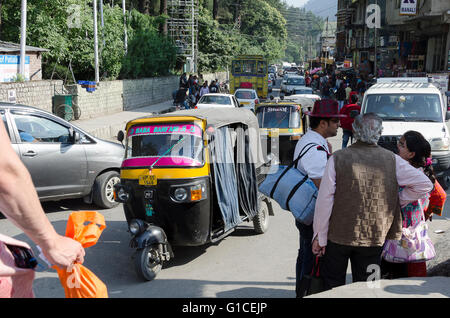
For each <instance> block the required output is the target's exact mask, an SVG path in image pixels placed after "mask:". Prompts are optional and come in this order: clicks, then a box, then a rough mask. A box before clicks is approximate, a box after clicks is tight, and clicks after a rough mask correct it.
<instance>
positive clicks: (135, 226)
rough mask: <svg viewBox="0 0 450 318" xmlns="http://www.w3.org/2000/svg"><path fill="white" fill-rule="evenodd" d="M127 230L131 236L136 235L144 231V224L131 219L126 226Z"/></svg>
mask: <svg viewBox="0 0 450 318" xmlns="http://www.w3.org/2000/svg"><path fill="white" fill-rule="evenodd" d="M128 229H129V230H130V233H131V234H133V235H136V234H139V233H141V232H144V231H145V224H144V222H143V221H142V220H139V219H132V220H131V221H130V224H129V225H128Z"/></svg>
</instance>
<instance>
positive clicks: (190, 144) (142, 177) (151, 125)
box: [114, 108, 273, 280]
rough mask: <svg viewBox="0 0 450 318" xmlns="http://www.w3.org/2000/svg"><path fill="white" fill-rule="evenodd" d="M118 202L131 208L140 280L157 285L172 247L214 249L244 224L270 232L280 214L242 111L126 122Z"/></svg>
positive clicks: (249, 115)
mask: <svg viewBox="0 0 450 318" xmlns="http://www.w3.org/2000/svg"><path fill="white" fill-rule="evenodd" d="M125 138H126V140H125V148H126V154H125V158H124V160H123V163H122V167H121V172H120V183H118V184H116V186H115V189H114V194H115V198H116V200H117V201H118V202H122V203H123V208H124V213H125V217H126V220H127V223H128V227H129V231H130V233H131V234H132V239H131V243H130V246H131V247H132V248H136V249H137V251H136V256H135V269H136V272H137V273H138V276H140V277H141V278H143V279H145V280H152V279H154V278H155V277H156V275H157V274H158V272H159V271H160V270H161V268H162V265H163V263H164V262H167V261H169V260H170V259H172V258H173V257H174V253H173V249H172V246H201V245H205V244H208V243H214V242H217V241H219V240H221V239H222V238H224V237H225V236H227V235H228V234H230V233H231V232H233V231H234V230H235V229H236V227H237V226H238V225H239V224H241V223H242V222H244V221H247V222H250V221H252V222H253V225H254V230H255V231H256V232H257V233H264V232H266V231H267V229H268V226H269V215H273V209H272V206H271V203H270V200H269V199H268V198H267V197H265V196H264V195H263V194H261V193H259V192H258V186H259V184H260V183H261V182H262V181H263V180H264V175H263V173H262V172H264V169H265V170H266V171H268V170H269V169H268V168H269V167H268V164H264V161H263V158H264V157H263V156H262V147H261V141H260V136H259V128H258V122H257V119H256V117H255V115H254V114H253V112H251V111H250V110H246V109H241V108H231V109H230V108H227V109H223V110H222V109H217V108H216V109H193V110H181V111H176V112H172V113H167V114H160V115H155V116H149V117H142V118H137V119H134V120H131V121H129V122H128V123H127V124H126V136H125V134H124V133H123V132H119V135H118V140H119V141H121V142H122V141H123V140H124V139H125Z"/></svg>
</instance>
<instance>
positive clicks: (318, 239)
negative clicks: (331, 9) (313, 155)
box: [313, 157, 336, 255]
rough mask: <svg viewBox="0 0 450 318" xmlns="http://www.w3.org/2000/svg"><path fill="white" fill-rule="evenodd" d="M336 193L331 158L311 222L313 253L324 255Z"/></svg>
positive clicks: (334, 172)
mask: <svg viewBox="0 0 450 318" xmlns="http://www.w3.org/2000/svg"><path fill="white" fill-rule="evenodd" d="M335 191H336V171H335V169H334V158H333V157H331V158H330V159H329V160H328V161H327V164H326V166H325V171H324V174H323V177H322V181H321V186H320V188H319V192H318V194H317V200H316V207H315V210H314V221H313V230H314V236H313V253H314V254H321V255H323V254H324V253H325V246H326V245H327V239H328V226H329V221H330V217H331V211H332V209H333V204H334V193H335Z"/></svg>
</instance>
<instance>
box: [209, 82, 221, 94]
mask: <svg viewBox="0 0 450 318" xmlns="http://www.w3.org/2000/svg"><path fill="white" fill-rule="evenodd" d="M209 92H210V93H218V92H219V87H218V86H217V80H216V81H212V82H211V84H210V85H209Z"/></svg>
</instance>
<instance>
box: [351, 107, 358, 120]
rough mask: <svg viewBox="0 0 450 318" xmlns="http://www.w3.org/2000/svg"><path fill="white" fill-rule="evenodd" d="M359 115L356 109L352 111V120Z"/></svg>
mask: <svg viewBox="0 0 450 318" xmlns="http://www.w3.org/2000/svg"><path fill="white" fill-rule="evenodd" d="M358 115H359V111H357V110H356V109H354V110H351V111H350V117H351V118H355V117H356V116H358Z"/></svg>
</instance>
